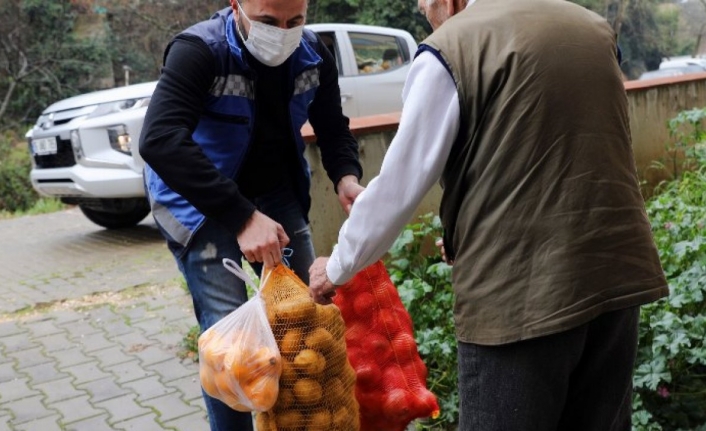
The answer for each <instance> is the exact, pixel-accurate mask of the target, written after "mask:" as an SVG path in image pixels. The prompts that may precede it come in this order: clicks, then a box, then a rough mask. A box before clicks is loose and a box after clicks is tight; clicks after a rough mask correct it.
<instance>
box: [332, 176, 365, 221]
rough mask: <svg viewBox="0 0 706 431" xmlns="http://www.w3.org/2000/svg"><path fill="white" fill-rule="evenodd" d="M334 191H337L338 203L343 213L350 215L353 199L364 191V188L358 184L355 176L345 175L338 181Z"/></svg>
mask: <svg viewBox="0 0 706 431" xmlns="http://www.w3.org/2000/svg"><path fill="white" fill-rule="evenodd" d="M336 190H338V202H339V203H340V204H341V207H342V208H343V211H345V212H346V214H350V213H351V208H352V207H353V202H355V198H357V197H358V195H359V194H360V193H361V192H362V191H363V190H365V187H363V186H361V185H360V184H358V178H357V177H356V176H355V175H346V176H345V177H343V178H341V179H340V180H339V181H338V184H337V185H336Z"/></svg>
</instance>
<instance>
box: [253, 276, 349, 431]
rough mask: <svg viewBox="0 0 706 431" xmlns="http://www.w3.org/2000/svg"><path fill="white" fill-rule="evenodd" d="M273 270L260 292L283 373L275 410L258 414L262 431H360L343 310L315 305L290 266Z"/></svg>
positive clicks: (259, 429) (258, 428) (258, 422)
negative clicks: (347, 350) (278, 352)
mask: <svg viewBox="0 0 706 431" xmlns="http://www.w3.org/2000/svg"><path fill="white" fill-rule="evenodd" d="M270 271H271V272H269V274H268V276H267V281H266V283H265V284H264V285H263V287H262V291H261V292H262V297H263V299H264V300H265V308H266V309H267V316H268V320H269V322H270V326H271V327H272V332H273V333H274V336H275V340H277V345H278V347H279V350H280V352H281V354H282V375H281V377H280V380H279V396H278V398H277V401H276V402H275V405H274V407H273V408H272V409H270V410H269V411H268V412H266V413H258V414H257V416H256V425H257V430H258V431H270V430H276V431H358V430H359V421H358V403H357V402H356V400H355V394H354V389H355V372H354V371H353V368H352V367H351V365H350V363H349V362H348V357H347V355H346V340H345V331H346V328H345V324H344V323H343V318H342V317H341V313H340V311H339V310H338V308H337V307H336V306H335V305H333V304H331V305H326V306H324V305H319V304H316V303H315V302H314V301H313V300H312V299H311V297H310V296H309V288H308V287H307V286H306V285H305V284H304V283H303V282H302V281H301V279H299V277H297V276H296V274H294V272H293V271H292V270H290V269H289V268H287V266H285V265H277V266H276V267H275V268H274V269H272V270H270Z"/></svg>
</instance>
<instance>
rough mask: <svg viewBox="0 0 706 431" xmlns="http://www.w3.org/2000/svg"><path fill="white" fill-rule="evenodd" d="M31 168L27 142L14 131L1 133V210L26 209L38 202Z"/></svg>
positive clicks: (14, 210)
mask: <svg viewBox="0 0 706 431" xmlns="http://www.w3.org/2000/svg"><path fill="white" fill-rule="evenodd" d="M30 169H31V162H30V158H29V153H28V151H27V144H26V143H25V142H24V141H22V140H20V139H19V138H18V137H17V136H16V135H15V134H14V133H10V132H7V133H4V134H3V135H0V211H8V212H16V211H24V210H28V209H29V208H31V207H32V206H33V205H34V204H35V203H36V202H37V200H38V199H39V195H38V194H37V193H36V192H35V191H34V189H33V188H32V183H31V182H30V180H29V171H30Z"/></svg>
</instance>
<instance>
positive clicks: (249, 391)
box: [198, 259, 282, 412]
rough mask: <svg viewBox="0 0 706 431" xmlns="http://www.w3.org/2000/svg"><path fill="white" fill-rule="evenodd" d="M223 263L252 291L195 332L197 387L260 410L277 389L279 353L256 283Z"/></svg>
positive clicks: (239, 405)
mask: <svg viewBox="0 0 706 431" xmlns="http://www.w3.org/2000/svg"><path fill="white" fill-rule="evenodd" d="M223 265H224V266H225V267H226V268H227V269H228V270H229V271H231V272H233V273H234V274H235V275H237V276H238V277H240V278H243V280H245V281H246V283H248V284H250V285H251V286H252V287H253V288H254V289H255V291H256V292H257V293H256V294H255V295H254V296H253V297H252V298H251V299H250V300H248V301H247V302H246V303H245V304H243V305H242V306H240V307H239V308H238V309H236V310H235V311H233V312H232V313H230V314H228V315H227V316H226V317H224V318H223V319H221V320H219V321H218V322H216V324H215V325H213V326H212V327H210V328H209V329H208V330H206V331H204V333H203V334H201V336H200V337H199V341H198V346H199V377H200V379H201V386H202V387H203V389H204V391H205V392H206V393H207V394H209V395H210V396H212V397H214V398H217V399H219V400H221V401H223V402H224V403H226V404H227V405H228V406H230V408H232V409H234V410H238V411H242V412H248V411H266V410H269V409H270V408H272V406H273V405H274V404H275V401H276V400H277V396H278V394H279V378H280V374H281V373H282V357H281V355H280V353H279V348H278V347H277V342H276V341H275V338H274V334H273V333H272V330H271V328H270V324H269V322H268V320H267V314H266V312H265V303H264V301H263V299H262V296H261V294H260V292H259V291H258V288H257V286H255V285H254V283H253V282H252V280H250V278H249V277H248V276H247V274H246V273H245V272H244V271H243V270H242V268H240V267H239V266H238V265H237V264H236V263H235V262H234V261H232V260H230V259H223Z"/></svg>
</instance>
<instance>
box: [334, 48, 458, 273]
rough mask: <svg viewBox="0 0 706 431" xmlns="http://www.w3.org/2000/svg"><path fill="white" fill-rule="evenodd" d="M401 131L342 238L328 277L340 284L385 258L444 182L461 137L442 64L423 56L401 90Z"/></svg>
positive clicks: (453, 92) (452, 89) (455, 95)
mask: <svg viewBox="0 0 706 431" xmlns="http://www.w3.org/2000/svg"><path fill="white" fill-rule="evenodd" d="M402 98H403V101H404V107H403V109H402V116H401V118H400V124H399V128H398V130H397V134H396V135H395V137H394V139H393V140H392V143H391V144H390V147H389V148H388V150H387V153H386V154H385V158H384V159H383V162H382V167H381V169H380V174H379V175H378V176H377V177H375V178H373V179H372V180H371V181H370V183H369V184H368V187H367V188H366V189H365V191H363V192H362V193H361V194H360V195H359V196H358V197H357V199H356V201H355V204H354V205H353V208H352V210H351V213H350V216H349V217H348V220H346V221H345V222H344V223H343V226H342V227H341V230H340V232H339V235H338V244H337V245H336V246H335V247H334V250H333V253H332V254H331V257H330V259H329V262H328V264H327V266H326V273H327V275H328V277H329V279H330V280H331V281H332V282H333V284H335V285H340V284H343V283H345V282H346V281H348V280H350V279H351V278H353V276H354V275H355V274H356V273H357V272H358V271H360V270H362V269H363V268H365V267H366V266H368V265H370V264H372V263H374V262H376V261H377V260H378V259H380V258H381V257H382V256H383V255H384V254H385V253H386V252H387V251H388V250H389V249H390V247H391V246H392V244H393V243H394V242H395V239H396V238H397V236H398V235H399V234H400V232H401V230H402V229H403V228H404V226H405V225H406V224H407V223H408V222H409V221H410V219H411V217H412V215H413V213H414V211H415V210H416V208H417V206H418V205H419V203H420V202H421V200H422V199H423V198H424V195H426V193H427V192H428V191H429V189H431V187H432V186H433V185H434V184H435V183H436V182H437V181H439V179H440V178H441V174H442V172H443V169H444V166H445V165H446V161H447V160H448V157H449V153H450V151H451V147H452V145H453V143H454V140H455V139H456V135H457V134H458V128H459V123H460V107H459V102H458V93H457V92H456V85H455V83H454V81H453V79H452V78H451V75H450V74H449V72H448V71H447V70H446V68H445V66H444V65H443V64H442V63H441V61H440V60H439V59H438V58H437V57H435V56H434V54H432V53H430V52H426V51H425V52H422V53H421V54H419V56H417V58H416V59H415V60H414V62H413V63H412V66H411V68H410V71H409V75H408V76H407V81H406V82H405V87H404V89H403V91H402Z"/></svg>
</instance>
